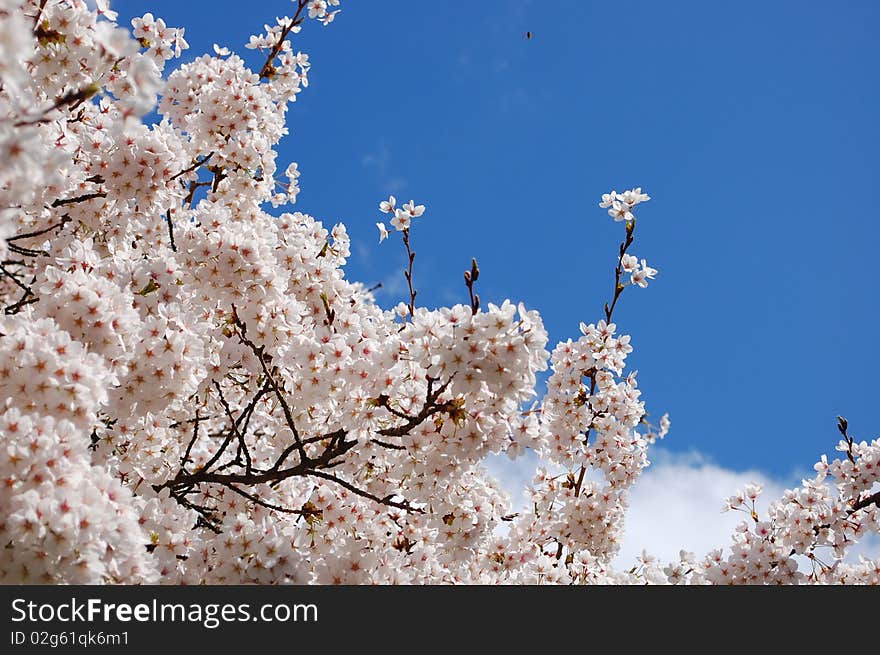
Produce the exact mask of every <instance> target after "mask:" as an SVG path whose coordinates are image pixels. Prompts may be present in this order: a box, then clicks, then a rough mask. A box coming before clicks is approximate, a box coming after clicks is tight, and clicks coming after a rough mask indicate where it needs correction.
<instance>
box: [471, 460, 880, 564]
mask: <svg viewBox="0 0 880 655" xmlns="http://www.w3.org/2000/svg"><path fill="white" fill-rule="evenodd" d="M650 457H651V461H652V464H651V466H650V467H649V468H648V469H647V471H646V472H645V473H644V474H643V475H642V477H641V479H639V481H638V482H636V484H635V486H634V487H633V489H632V491H631V492H630V508H629V512H628V513H627V519H626V527H625V532H624V537H623V543H622V545H621V550H620V554H619V555H618V557H617V559H616V560H615V564H616V565H617V566H618V567H619V568H621V569H624V568H629V567H630V566H632V565H633V564H634V563H635V558H636V556H637V555H639V554H640V553H641V552H642V550H643V549H644V550H646V551H648V552H649V553H651V554H652V555H655V556H656V557H658V558H660V559H661V560H662V561H665V562H668V561H673V560H677V559H678V554H679V551H680V550H688V551H691V552H693V553H695V554H696V555H697V556H698V557H700V556H702V555H705V554H706V553H707V552H708V551H710V550H712V549H714V548H721V547H724V548H725V549H727V548H728V547H729V545H730V543H731V535H732V534H733V533H734V531H735V528H736V526H737V524H738V523H740V522H741V521H742V520H743V519H744V518H746V517H745V515H744V514H743V513H742V512H722V511H721V507H722V505H723V504H724V500H725V499H726V498H727V497H729V496H731V495H732V494H733V493H735V492H736V491H737V490H739V489H742V488H743V487H744V486H745V485H746V484H749V483H758V484H761V485H763V487H764V492H763V493H762V494H761V498H760V499H759V500H758V511H759V512H761V511H762V510H766V508H767V506H768V505H769V504H770V503H771V502H772V501H774V500H776V499H778V498H780V497H781V496H782V493H783V491H784V490H785V489H786V488H790V487H792V486H795V485H797V484H798V483H799V482H800V480H799V479H797V478H792V479H788V480H780V479H775V478H773V477H772V476H769V475H767V474H766V473H762V472H761V471H758V470H746V471H735V470H732V469H728V468H724V467H722V466H719V465H718V464H716V463H714V462H712V461H711V460H709V459H708V458H706V457H705V456H703V455H701V454H700V453H697V452H692V453H686V454H676V453H670V452H668V451H665V450H663V449H662V448H654V449H653V450H652V451H651V454H650ZM536 461H537V459H536V458H535V456H534V454H532V453H529V454H527V455H526V456H524V457H521V458H520V459H517V460H516V461H511V460H509V459H508V458H506V457H494V458H492V459H490V460H489V462H488V467H489V469H490V471H492V473H493V474H494V475H496V476H497V477H498V479H499V481H500V482H501V484H502V485H503V487H504V488H505V489H506V490H507V491H508V493H510V495H511V499H512V504H513V506H514V508H516V509H521V508H523V507H525V505H526V496H525V493H524V489H525V487H526V485H528V484H529V482H530V481H531V477H532V473H533V471H534V469H535V464H536ZM811 472H812V471H810V473H811ZM860 554H861V555H864V556H865V557H868V558H878V557H880V536H877V535H873V536H871V537H869V538H867V539H864V540H863V541H862V542H860V543H859V544H858V546H856V547H855V548H852V549H850V552H849V553H848V556H847V561H850V562H857V561H858V556H859V555H860Z"/></svg>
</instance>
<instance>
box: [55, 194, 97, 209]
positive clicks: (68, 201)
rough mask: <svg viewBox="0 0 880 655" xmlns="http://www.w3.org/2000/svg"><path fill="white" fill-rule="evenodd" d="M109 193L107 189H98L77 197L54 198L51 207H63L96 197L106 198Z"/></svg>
mask: <svg viewBox="0 0 880 655" xmlns="http://www.w3.org/2000/svg"><path fill="white" fill-rule="evenodd" d="M106 197H107V193H106V192H105V191H96V192H94V193H86V194H83V195H81V196H77V197H75V198H64V199H58V200H53V201H52V204H51V205H50V206H51V207H62V206H64V205H73V204H76V203H78V202H85V201H87V200H94V199H95V198H106Z"/></svg>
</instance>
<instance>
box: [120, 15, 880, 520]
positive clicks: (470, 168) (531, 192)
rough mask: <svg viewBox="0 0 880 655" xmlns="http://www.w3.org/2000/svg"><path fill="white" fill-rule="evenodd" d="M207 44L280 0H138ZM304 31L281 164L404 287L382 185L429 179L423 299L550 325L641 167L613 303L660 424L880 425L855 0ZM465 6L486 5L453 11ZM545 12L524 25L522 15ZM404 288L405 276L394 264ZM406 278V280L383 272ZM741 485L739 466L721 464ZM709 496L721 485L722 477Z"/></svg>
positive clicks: (816, 447) (417, 235)
mask: <svg viewBox="0 0 880 655" xmlns="http://www.w3.org/2000/svg"><path fill="white" fill-rule="evenodd" d="M114 8H115V9H117V10H118V11H120V23H122V22H123V21H127V20H128V19H130V18H131V17H132V16H135V15H140V14H142V13H144V12H146V11H152V12H153V13H154V14H156V15H157V16H162V17H163V18H165V19H166V21H167V22H168V24H169V25H172V26H184V27H186V37H187V40H188V41H189V43H190V45H191V46H192V49H191V50H190V51H189V54H188V56H185V57H184V60H187V59H191V58H193V57H195V56H196V55H198V54H201V53H203V52H206V51H210V49H211V44H212V43H213V42H217V43H219V44H221V45H226V46H228V47H230V48H232V49H233V50H237V51H239V52H241V53H244V52H245V51H244V49H243V44H244V43H246V42H247V39H248V36H249V35H250V34H251V33H256V32H259V31H261V30H262V26H263V24H264V23H266V22H272V21H273V20H274V17H275V16H280V15H284V14H290V13H292V3H291V2H290V1H289V0H265V1H261V2H259V3H255V2H252V3H242V2H239V1H236V2H228V1H225V0H215V1H213V2H210V3H209V2H180V1H179V0H178V1H175V2H169V1H166V0H143V1H142V0H120V1H118V2H116V3H115V5H114ZM342 9H343V11H342V13H341V14H340V15H339V17H338V18H337V20H336V21H335V22H334V23H333V24H332V25H331V26H329V27H327V28H323V27H321V26H320V25H319V24H317V23H310V24H308V25H307V26H306V29H304V30H303V32H302V34H301V35H300V36H299V37H297V38H296V40H295V42H294V44H295V47H296V48H297V49H300V50H303V51H305V52H308V53H309V54H310V56H311V58H312V61H313V68H312V73H311V75H310V78H311V85H310V87H309V88H308V89H306V90H305V91H304V92H303V93H302V94H301V95H300V99H299V102H297V103H296V104H295V105H294V106H293V107H292V108H291V111H290V114H289V118H290V122H289V125H290V128H291V135H290V136H289V137H287V138H286V139H285V141H284V142H283V146H282V148H281V151H280V158H279V164H280V168H281V169H283V168H284V166H286V164H287V162H289V161H297V162H299V164H300V170H301V171H302V178H301V180H300V181H301V186H302V193H301V194H300V197H299V200H298V203H297V206H296V208H297V209H299V210H301V211H305V212H308V213H311V214H313V215H315V216H316V217H318V218H321V219H322V220H324V221H325V223H328V224H333V223H334V222H337V221H342V222H344V223H346V225H347V227H348V229H349V231H350V233H351V235H352V238H353V242H354V243H353V254H352V258H351V263H350V267H349V269H348V275H349V277H350V278H353V279H359V280H363V281H364V282H367V283H369V284H372V283H375V282H379V281H382V282H383V283H384V284H385V285H386V290H385V292H384V293H380V296H379V298H380V301H381V302H382V303H383V304H385V305H386V306H390V305H393V304H395V303H396V302H397V301H398V300H401V299H403V290H402V288H401V286H400V285H399V284H395V283H394V281H399V282H400V283H402V281H403V276H402V272H401V271H402V266H403V261H404V259H403V250H402V246H401V245H400V243H399V240H397V239H393V240H392V242H390V243H389V242H386V243H383V244H382V245H381V246H379V245H378V244H377V232H376V228H375V222H376V221H378V220H381V219H382V218H383V216H382V215H381V214H380V213H379V212H378V209H377V207H376V203H377V202H378V201H379V200H380V199H382V198H383V197H385V196H387V195H388V194H389V193H394V194H395V195H397V196H398V198H399V199H401V200H408V199H410V198H414V199H416V200H417V201H419V202H422V203H424V204H426V205H427V207H428V210H427V212H426V214H425V217H424V218H422V219H420V222H419V223H418V224H417V225H416V227H415V229H414V233H413V242H414V248H415V250H416V251H417V259H416V265H415V277H416V286H417V287H418V288H419V290H420V294H419V301H420V302H421V303H424V304H427V305H429V306H436V305H444V304H450V303H453V302H466V299H467V293H466V289H465V287H464V284H463V282H462V277H461V276H462V272H463V271H464V270H465V268H466V267H467V266H468V264H469V262H470V258H471V257H472V256H476V257H477V259H478V260H479V262H480V267H481V270H482V275H481V277H480V281H479V283H478V286H479V292H480V293H481V295H482V296H483V300H484V302H488V301H496V302H498V301H500V300H503V299H504V298H511V299H513V300H522V301H524V302H525V303H526V304H527V305H528V306H529V307H532V308H537V309H539V310H540V311H541V313H542V315H543V317H544V321H545V324H546V326H547V328H548V330H549V332H550V335H551V339H552V340H553V341H554V342H555V341H558V340H561V339H565V338H568V337H572V338H575V337H576V336H577V326H578V323H579V322H580V321H586V322H594V321H597V320H598V319H599V318H601V309H602V305H603V303H604V302H605V300H606V298H607V297H608V295H609V291H610V290H611V286H612V271H613V266H614V261H615V256H616V249H617V244H618V243H619V240H620V238H621V237H622V228H621V224H616V223H614V222H613V221H612V220H611V219H610V218H608V217H607V216H606V215H605V212H604V210H601V209H599V208H598V206H597V203H598V200H599V197H600V195H601V194H602V193H604V192H607V191H608V190H610V189H611V188H615V189H617V190H618V191H620V190H623V189H625V188H629V187H631V186H642V187H643V188H644V190H645V191H647V192H648V193H650V194H651V196H652V197H653V200H652V201H651V202H650V203H648V204H647V205H643V206H641V207H640V208H639V209H640V211H639V212H638V213H637V215H638V216H639V224H638V228H637V239H636V244H635V245H634V246H633V252H634V253H635V254H637V255H639V256H640V257H646V258H647V259H648V262H649V263H650V264H651V265H653V266H654V267H655V268H658V269H659V270H660V274H659V276H658V278H657V280H656V281H655V282H654V284H653V285H652V286H651V287H650V288H649V289H648V290H641V289H632V290H628V291H627V292H626V293H625V294H624V296H623V298H622V300H621V304H620V305H619V308H618V310H617V311H616V313H615V317H616V322H617V323H618V325H619V326H620V329H621V330H623V331H625V332H627V333H629V334H631V335H632V337H633V344H634V346H635V352H634V353H633V354H632V356H631V358H630V363H631V365H632V366H633V367H634V368H637V369H639V372H640V373H639V377H640V380H641V387H642V389H643V391H644V397H645V399H646V400H647V402H648V409H649V411H650V412H651V413H652V415H654V416H659V415H660V414H662V413H663V412H666V411H668V412H669V413H670V415H671V418H672V422H673V430H672V432H671V434H670V436H669V437H668V440H667V441H666V443H665V447H666V449H667V450H668V451H671V452H672V453H673V454H674V453H685V452H688V451H699V452H700V453H702V455H703V456H705V457H708V458H710V459H711V460H713V461H715V462H718V463H719V464H720V465H723V466H725V467H728V468H732V469H739V470H741V469H746V468H751V469H760V470H762V471H764V472H766V473H767V474H769V475H772V476H775V477H782V478H790V477H792V476H794V477H795V478H797V477H799V476H801V475H806V474H808V473H810V472H811V465H812V463H813V462H814V461H815V460H816V459H817V458H818V456H819V455H820V454H821V453H822V452H828V451H831V450H833V447H834V445H835V443H836V441H837V432H836V429H835V417H836V415H837V414H843V415H845V416H846V417H847V418H848V419H849V422H850V426H851V428H852V432H854V433H855V434H856V435H857V436H860V437H862V438H868V439H870V438H872V437H874V436H876V435H877V433H878V431H880V419H878V416H877V415H876V414H877V412H876V411H875V410H876V408H877V407H878V402H877V392H878V383H877V371H878V370H880V348H878V346H877V342H876V339H875V337H876V334H877V332H878V330H877V325H878V322H880V308H878V302H877V299H878V294H877V291H876V283H875V276H876V273H875V257H876V252H877V247H878V240H880V228H878V224H877V217H876V214H877V210H876V209H875V206H874V203H873V200H874V198H873V197H872V196H873V195H874V191H875V190H876V189H877V188H878V173H880V164H878V157H877V153H878V145H880V127H878V123H877V120H876V116H877V104H878V102H880V90H878V84H877V77H876V62H877V61H880V42H878V40H877V39H876V38H875V37H874V35H873V34H872V32H871V30H872V26H875V25H876V24H877V23H878V20H880V4H877V3H875V2H870V1H863V2H856V1H851V2H845V3H844V2H840V3H819V2H802V1H801V2H793V1H791V2H789V1H778V2H773V3H766V2H754V1H745V2H738V3H733V4H731V3H707V2H702V1H677V2H675V3H659V2H650V1H643V2H625V1H615V2H602V3H592V2H586V1H583V0H558V1H556V2H552V3H545V2H535V1H529V0H489V1H484V2H479V3H450V2H426V1H425V2H421V1H420V2H412V1H407V0H369V1H365V0H343V3H342ZM463 9H467V10H468V11H463ZM526 31H531V32H532V33H533V35H534V36H533V38H532V39H526V38H525V32H526ZM395 290H396V291H395ZM389 292H391V293H389ZM731 491H732V490H731ZM713 502H714V501H713Z"/></svg>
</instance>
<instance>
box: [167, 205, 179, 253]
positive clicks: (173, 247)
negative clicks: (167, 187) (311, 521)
mask: <svg viewBox="0 0 880 655" xmlns="http://www.w3.org/2000/svg"><path fill="white" fill-rule="evenodd" d="M165 222H166V223H168V236H169V237H170V238H171V252H177V245H176V244H175V243H174V223H173V222H172V221H171V210H170V209H169V210H168V211H166V212H165Z"/></svg>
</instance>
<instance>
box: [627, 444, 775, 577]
mask: <svg viewBox="0 0 880 655" xmlns="http://www.w3.org/2000/svg"><path fill="white" fill-rule="evenodd" d="M651 460H652V464H651V466H650V468H648V470H647V471H646V472H645V473H644V474H643V475H642V477H641V479H640V480H639V481H638V482H636V484H635V486H634V487H633V489H632V491H631V493H630V509H629V512H628V514H627V521H626V528H625V533H624V538H623V544H622V547H621V550H620V555H618V558H617V563H618V564H619V565H620V566H621V567H623V566H627V567H628V566H629V565H630V564H631V563H633V562H635V558H636V556H637V555H638V554H639V553H641V552H642V549H644V550H647V551H648V552H649V553H651V554H652V555H655V556H657V557H659V558H660V559H661V560H664V561H671V560H675V559H678V553H679V551H680V550H688V551H691V552H694V553H696V554H697V556H701V555H704V554H705V553H707V552H708V551H710V550H712V549H713V548H719V547H722V546H725V547H726V546H728V545H729V544H730V536H731V535H732V534H733V532H734V530H735V528H736V526H737V524H738V523H740V522H742V520H743V519H744V518H746V517H745V515H744V514H743V513H742V512H722V511H721V507H722V505H723V503H724V500H725V499H726V498H728V497H729V496H731V495H732V494H733V493H734V492H736V491H737V490H738V489H742V488H743V487H744V486H745V485H747V484H749V483H753V482H754V483H758V484H762V485H763V486H764V493H763V494H762V495H761V498H760V499H759V500H758V510H759V511H760V510H761V509H762V508H766V507H767V505H768V504H769V503H770V502H771V501H772V500H774V499H776V498H779V497H780V496H781V495H782V492H783V491H784V490H785V488H786V487H787V486H791V485H790V483H789V484H786V483H784V482H780V481H777V480H773V479H772V478H770V477H769V476H767V475H766V474H764V473H761V472H759V471H755V470H751V471H733V470H730V469H726V468H723V467H721V466H718V465H717V464H714V463H712V462H711V461H709V460H707V459H706V458H705V457H703V456H702V455H700V454H699V453H689V454H683V455H678V454H671V453H669V452H667V451H664V450H662V449H655V450H654V451H652V453H651Z"/></svg>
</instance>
